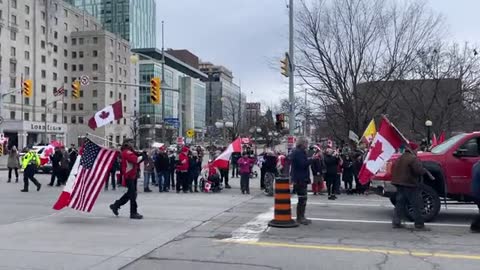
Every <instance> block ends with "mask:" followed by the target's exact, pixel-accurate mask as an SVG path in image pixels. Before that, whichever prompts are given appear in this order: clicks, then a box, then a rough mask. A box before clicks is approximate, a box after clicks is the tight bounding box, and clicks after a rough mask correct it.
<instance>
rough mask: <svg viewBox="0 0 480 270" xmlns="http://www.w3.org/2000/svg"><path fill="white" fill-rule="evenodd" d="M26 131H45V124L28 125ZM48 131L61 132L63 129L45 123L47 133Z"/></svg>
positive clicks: (59, 126)
mask: <svg viewBox="0 0 480 270" xmlns="http://www.w3.org/2000/svg"><path fill="white" fill-rule="evenodd" d="M28 129H29V130H31V131H45V124H36V123H30V126H29V127H28ZM48 131H55V132H62V131H63V128H62V126H61V125H54V124H48V123H47V132H48Z"/></svg>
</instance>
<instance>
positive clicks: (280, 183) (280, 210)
mask: <svg viewBox="0 0 480 270" xmlns="http://www.w3.org/2000/svg"><path fill="white" fill-rule="evenodd" d="M274 198H275V207H274V211H275V212H274V217H273V219H272V220H271V221H270V222H269V223H268V225H269V226H271V227H277V228H293V227H298V223H296V222H295V221H294V220H293V219H292V203H291V201H290V199H291V195H290V181H289V178H288V177H279V178H276V179H275V197H274Z"/></svg>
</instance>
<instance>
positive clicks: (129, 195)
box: [114, 179, 137, 214]
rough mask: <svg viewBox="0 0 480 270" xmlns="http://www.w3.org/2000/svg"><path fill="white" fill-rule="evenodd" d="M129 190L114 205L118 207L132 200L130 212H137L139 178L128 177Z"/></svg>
mask: <svg viewBox="0 0 480 270" xmlns="http://www.w3.org/2000/svg"><path fill="white" fill-rule="evenodd" d="M126 181H127V192H126V193H125V194H123V196H122V197H120V199H119V200H117V201H115V203H114V205H115V206H116V207H118V208H120V206H122V205H125V204H126V203H127V202H128V201H130V214H136V213H137V179H127V180H126Z"/></svg>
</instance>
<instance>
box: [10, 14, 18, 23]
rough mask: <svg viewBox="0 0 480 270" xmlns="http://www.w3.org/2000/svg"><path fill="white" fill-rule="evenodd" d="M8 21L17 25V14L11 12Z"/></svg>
mask: <svg viewBox="0 0 480 270" xmlns="http://www.w3.org/2000/svg"><path fill="white" fill-rule="evenodd" d="M10 21H11V23H12V24H13V25H17V16H15V15H13V14H12V16H10Z"/></svg>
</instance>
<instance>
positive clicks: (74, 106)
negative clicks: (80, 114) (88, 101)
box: [71, 104, 77, 112]
mask: <svg viewBox="0 0 480 270" xmlns="http://www.w3.org/2000/svg"><path fill="white" fill-rule="evenodd" d="M71 108H72V112H73V111H76V110H77V104H72V105H71Z"/></svg>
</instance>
